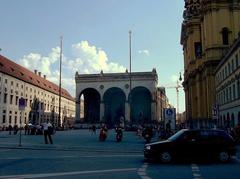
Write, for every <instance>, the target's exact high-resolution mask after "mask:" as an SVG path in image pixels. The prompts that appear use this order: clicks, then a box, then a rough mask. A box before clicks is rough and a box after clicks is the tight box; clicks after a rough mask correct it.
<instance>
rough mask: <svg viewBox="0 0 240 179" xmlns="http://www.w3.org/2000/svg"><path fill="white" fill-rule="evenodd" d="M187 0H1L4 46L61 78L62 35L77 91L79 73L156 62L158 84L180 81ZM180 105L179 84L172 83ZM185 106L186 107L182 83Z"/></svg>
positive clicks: (66, 79) (68, 74)
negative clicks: (76, 80)
mask: <svg viewBox="0 0 240 179" xmlns="http://www.w3.org/2000/svg"><path fill="white" fill-rule="evenodd" d="M183 8H184V1H183V0H171V1H162V0H24V1H15V0H1V6H0V17H1V26H0V27H1V33H0V48H1V49H2V51H1V52H0V53H1V54H2V55H4V56H6V57H7V58H9V59H11V60H13V61H15V62H17V63H19V64H21V65H23V66H25V67H27V68H29V69H30V70H34V69H38V70H39V71H42V73H43V74H46V75H47V78H48V79H49V80H50V81H53V82H54V83H56V84H58V75H59V45H60V36H61V35H62V36H63V54H64V58H63V74H62V79H63V82H62V85H63V87H64V88H66V89H67V90H68V91H69V92H70V93H71V94H72V95H73V96H75V85H74V74H75V72H76V70H77V71H78V72H79V73H99V72H100V70H101V69H103V71H104V72H120V71H125V69H126V68H129V44H128V42H129V39H128V31H129V30H131V31H132V71H151V70H152V68H156V69H157V72H158V80H159V86H165V85H167V86H175V85H176V80H177V78H178V76H179V72H180V71H182V70H183V55H182V54H183V52H182V47H181V45H180V33H181V22H182V13H183ZM167 96H168V97H169V100H170V102H171V103H172V104H173V105H175V106H176V103H177V102H176V90H175V89H174V88H169V89H167ZM179 108H180V112H182V111H184V109H185V102H184V93H183V89H180V106H179Z"/></svg>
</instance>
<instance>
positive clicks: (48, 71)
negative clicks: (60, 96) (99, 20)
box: [20, 41, 126, 96]
mask: <svg viewBox="0 0 240 179" xmlns="http://www.w3.org/2000/svg"><path fill="white" fill-rule="evenodd" d="M71 50H72V55H73V57H72V58H71V59H70V58H68V57H65V56H64V55H63V60H62V87H63V88H65V89H67V90H68V91H69V92H70V94H71V95H72V96H75V79H74V78H75V73H76V71H78V72H79V73H85V74H89V73H100V71H101V70H103V72H105V73H109V72H124V71H125V70H126V68H125V67H124V66H122V65H119V64H118V63H114V62H110V61H109V60H108V57H107V54H106V53H105V51H104V50H102V49H100V48H97V47H95V46H91V45H89V43H88V42H87V41H81V42H80V43H77V44H73V45H72V47H71ZM59 57H60V48H59V47H56V48H52V50H51V52H50V53H49V54H48V56H42V55H41V54H39V53H30V54H28V55H24V56H23V58H21V59H20V64H22V65H23V66H25V67H26V68H28V69H29V70H31V71H34V70H35V69H36V70H38V71H41V72H42V74H43V75H47V80H49V81H51V82H53V83H55V84H57V85H58V83H59V75H60V72H59Z"/></svg>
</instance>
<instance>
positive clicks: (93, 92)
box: [75, 69, 167, 126]
mask: <svg viewBox="0 0 240 179" xmlns="http://www.w3.org/2000/svg"><path fill="white" fill-rule="evenodd" d="M75 81H76V101H77V105H76V120H77V121H81V122H86V123H100V122H105V123H107V124H108V125H109V126H113V125H115V124H117V123H120V122H124V123H125V124H140V123H152V122H155V121H159V120H160V119H161V114H160V113H161V109H160V108H161V107H165V106H166V105H167V104H166V97H165V92H164V91H163V90H161V89H160V88H157V84H158V77H157V72H156V69H153V70H152V71H150V72H133V73H131V75H130V74H129V73H128V71H126V72H125V73H103V71H101V73H100V74H78V73H77V72H76V75H75ZM163 96H164V97H163ZM80 99H84V109H82V106H81V105H80ZM160 99H162V100H163V101H160ZM80 113H83V114H84V117H83V118H81V116H80Z"/></svg>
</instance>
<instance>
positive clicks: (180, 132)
mask: <svg viewBox="0 0 240 179" xmlns="http://www.w3.org/2000/svg"><path fill="white" fill-rule="evenodd" d="M183 133H184V130H180V131H178V132H177V133H176V134H174V135H172V136H171V137H169V138H168V140H171V141H175V140H177V139H178V138H179V137H180V136H181V135H182V134H183Z"/></svg>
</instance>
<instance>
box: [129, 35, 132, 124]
mask: <svg viewBox="0 0 240 179" xmlns="http://www.w3.org/2000/svg"><path fill="white" fill-rule="evenodd" d="M131 91H132V31H131V30H129V118H130V123H131V122H132V120H131V103H132V94H131Z"/></svg>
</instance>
